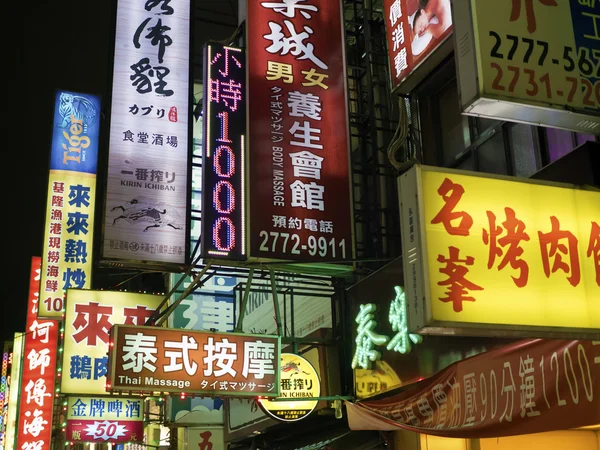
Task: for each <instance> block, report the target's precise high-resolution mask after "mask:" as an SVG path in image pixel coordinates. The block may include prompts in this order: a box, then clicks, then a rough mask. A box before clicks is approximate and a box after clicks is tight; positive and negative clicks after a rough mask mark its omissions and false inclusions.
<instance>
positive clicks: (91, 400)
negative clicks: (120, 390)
mask: <svg viewBox="0 0 600 450" xmlns="http://www.w3.org/2000/svg"><path fill="white" fill-rule="evenodd" d="M81 419H86V420H100V421H102V420H108V421H111V420H118V421H128V420H131V421H142V420H144V399H143V398H141V397H127V398H124V397H115V396H106V397H82V396H69V397H67V420H81Z"/></svg>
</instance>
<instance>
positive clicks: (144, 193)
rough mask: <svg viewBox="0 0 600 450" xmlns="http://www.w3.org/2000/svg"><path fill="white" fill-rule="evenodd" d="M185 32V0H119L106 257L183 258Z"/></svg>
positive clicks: (138, 260)
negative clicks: (163, 0) (145, 0)
mask: <svg viewBox="0 0 600 450" xmlns="http://www.w3.org/2000/svg"><path fill="white" fill-rule="evenodd" d="M189 30H190V2H189V0H172V1H170V2H143V1H142V2H140V1H135V0H119V2H118V8H117V25H116V36H115V59H114V72H113V91H112V102H111V115H110V121H111V125H110V143H109V145H110V147H109V160H108V179H107V187H106V205H105V208H106V209H105V215H104V235H103V242H102V259H103V260H104V261H108V260H111V261H114V260H118V261H119V262H121V263H124V264H129V265H140V264H146V265H147V264H151V263H152V264H155V265H158V266H161V267H166V266H169V265H173V264H183V263H185V262H186V259H187V254H188V253H189V251H188V245H187V243H188V242H189V238H188V234H189V233H187V222H188V203H189V202H188V200H189V195H190V194H189V192H188V178H189V176H188V175H189V166H190V164H189V162H190V150H189V134H190V129H189V126H190V124H189V116H190V114H189V98H190V82H189V78H190V74H189V70H190V69H189V60H190V51H189V46H190V42H189V41H190V31H189Z"/></svg>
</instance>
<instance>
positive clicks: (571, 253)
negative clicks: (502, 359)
mask: <svg viewBox="0 0 600 450" xmlns="http://www.w3.org/2000/svg"><path fill="white" fill-rule="evenodd" d="M517 180H518V181H517ZM400 191H401V192H400V194H401V199H402V205H401V212H402V236H403V237H402V238H403V243H404V245H403V248H404V254H403V259H404V261H405V268H404V276H405V280H406V286H405V288H406V291H407V297H408V313H409V314H408V319H409V320H408V324H409V330H410V331H411V332H415V331H417V332H419V333H432V334H436V333H440V332H443V331H444V328H452V329H454V331H456V332H462V333H466V334H473V335H485V334H488V333H490V332H494V333H495V334H496V335H497V334H498V332H499V331H500V330H503V329H504V330H506V329H508V328H510V332H509V334H510V335H511V336H519V335H522V336H532V335H533V336H538V337H542V336H546V335H547V336H550V335H552V336H554V337H556V336H564V337H569V336H580V337H584V338H586V339H589V338H592V339H600V303H599V302H598V301H597V299H598V298H599V296H600V192H597V191H586V190H583V189H577V188H575V187H572V186H570V185H557V184H553V185H550V184H548V183H545V184H542V183H540V182H523V181H522V180H519V179H517V178H510V177H494V178H492V177H483V176H473V175H472V172H464V171H455V170H440V169H437V168H431V167H424V166H415V167H413V168H412V169H411V170H409V171H408V172H406V173H405V174H403V175H402V177H401V179H400ZM434 328H435V329H434ZM448 331H449V330H446V332H448Z"/></svg>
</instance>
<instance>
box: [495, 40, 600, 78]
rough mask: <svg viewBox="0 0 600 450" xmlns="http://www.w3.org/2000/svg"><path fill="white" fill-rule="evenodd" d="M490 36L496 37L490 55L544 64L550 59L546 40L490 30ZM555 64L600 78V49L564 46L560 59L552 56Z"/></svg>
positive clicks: (587, 75)
mask: <svg viewBox="0 0 600 450" xmlns="http://www.w3.org/2000/svg"><path fill="white" fill-rule="evenodd" d="M490 36H491V37H492V38H494V45H493V47H492V49H491V51H490V56H491V57H492V58H497V59H506V60H508V61H515V62H516V63H518V62H523V63H526V64H527V63H529V62H530V61H531V62H532V63H537V65H538V66H543V65H544V63H545V62H546V60H547V59H548V53H549V45H548V42H546V41H540V40H535V39H529V38H524V37H519V36H514V35H511V34H507V35H505V37H504V38H502V37H501V36H500V35H499V34H498V33H496V32H495V31H490ZM550 61H551V62H552V64H554V65H562V67H563V69H564V70H565V71H567V72H572V71H574V70H575V69H576V68H577V69H579V73H580V74H581V75H583V76H585V77H590V76H591V77H595V78H600V49H592V50H591V51H590V49H588V48H586V47H580V48H579V50H578V51H575V50H574V49H573V48H571V47H568V46H565V47H563V53H562V57H561V58H560V59H557V58H552V59H551V60H550Z"/></svg>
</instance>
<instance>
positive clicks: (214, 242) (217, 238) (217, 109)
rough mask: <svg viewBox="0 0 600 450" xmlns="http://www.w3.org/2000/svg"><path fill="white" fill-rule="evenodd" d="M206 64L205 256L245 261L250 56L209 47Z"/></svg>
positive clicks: (204, 118)
mask: <svg viewBox="0 0 600 450" xmlns="http://www.w3.org/2000/svg"><path fill="white" fill-rule="evenodd" d="M204 64H205V70H206V72H205V74H206V75H205V79H204V99H203V101H204V115H203V120H204V121H203V126H204V128H203V138H204V145H203V148H204V151H203V154H202V168H203V171H202V179H203V181H204V186H203V190H202V191H203V192H205V193H207V195H205V196H203V200H204V201H203V205H202V236H204V238H203V239H202V254H203V256H204V257H205V258H222V259H245V257H246V248H245V247H246V242H245V240H246V237H245V236H246V229H245V223H244V221H245V213H244V208H245V204H244V202H245V197H246V195H245V188H244V177H245V174H244V138H245V134H246V89H245V87H246V70H245V69H246V56H245V53H244V52H243V51H242V50H241V49H239V48H233V47H225V46H223V45H220V44H212V43H209V44H206V46H205V49H204Z"/></svg>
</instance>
